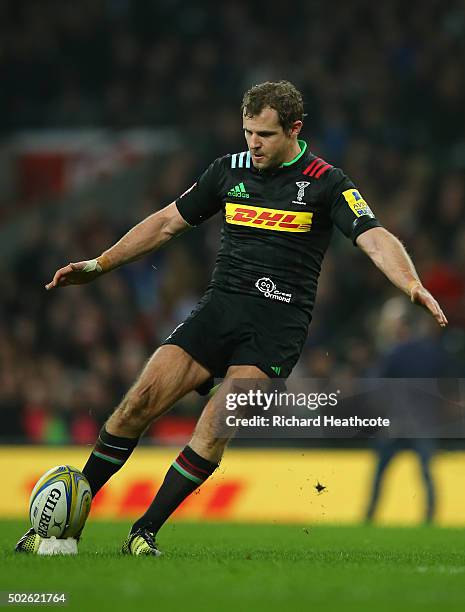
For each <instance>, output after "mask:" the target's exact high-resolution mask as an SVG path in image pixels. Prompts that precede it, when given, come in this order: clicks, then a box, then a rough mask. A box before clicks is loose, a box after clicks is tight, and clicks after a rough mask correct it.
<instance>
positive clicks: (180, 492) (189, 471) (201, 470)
mask: <svg viewBox="0 0 465 612" xmlns="http://www.w3.org/2000/svg"><path fill="white" fill-rule="evenodd" d="M217 467H218V464H217V463H211V461H208V460H207V459H204V458H203V457H201V456H200V455H198V454H197V453H196V452H195V451H193V450H192V448H191V447H190V446H186V447H185V448H184V450H183V451H181V453H179V455H178V457H177V458H176V459H175V461H174V462H173V463H172V464H171V467H170V469H169V470H168V472H167V473H166V476H165V480H164V481H163V484H162V485H161V487H160V489H159V490H158V493H157V494H156V496H155V499H154V500H153V502H152V503H151V505H150V507H149V509H148V510H147V512H146V513H145V514H144V516H142V517H141V518H140V519H139V520H137V521H136V522H135V523H134V525H133V526H132V528H131V533H134V532H135V531H137V529H141V528H142V527H145V528H147V529H149V530H150V532H151V533H153V534H156V533H157V532H158V530H159V529H160V527H161V526H162V525H163V523H164V522H165V521H166V519H167V518H168V517H169V516H170V515H171V514H172V513H173V512H174V511H175V510H176V508H177V507H178V506H179V505H180V503H181V502H182V501H184V500H185V499H186V497H187V496H188V495H190V494H191V493H192V492H193V491H195V490H196V489H197V488H198V487H199V486H200V485H201V484H203V483H204V482H205V481H206V480H207V478H208V477H209V476H211V474H212V473H213V472H214V471H215V470H216V468H217Z"/></svg>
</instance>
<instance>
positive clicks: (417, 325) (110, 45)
mask: <svg viewBox="0 0 465 612" xmlns="http://www.w3.org/2000/svg"><path fill="white" fill-rule="evenodd" d="M78 4H79V10H76V3H75V2H70V1H66V0H62V1H61V2H55V1H53V0H44V1H43V2H40V3H37V2H33V1H24V2H21V3H11V2H3V3H0V72H1V74H2V96H0V122H1V129H2V131H3V133H4V134H6V133H10V132H12V131H14V130H17V129H21V128H25V127H56V126H59V127H75V128H76V127H80V126H82V127H84V126H86V127H87V126H95V125H105V126H108V127H112V128H116V129H117V128H121V127H127V126H133V125H155V126H157V125H164V124H169V125H172V126H174V127H176V128H178V129H179V130H180V132H181V133H182V134H183V136H184V142H185V145H184V150H183V152H182V153H178V154H176V155H170V156H167V157H166V158H165V160H164V161H163V163H162V164H161V165H160V164H158V165H157V167H154V168H153V178H152V180H151V181H150V182H149V184H147V186H146V191H145V196H144V197H143V198H141V199H140V200H139V201H136V202H130V203H128V209H127V212H126V214H125V215H123V216H122V217H121V216H119V217H118V218H112V217H111V218H110V217H109V215H108V214H104V213H102V212H99V205H98V204H99V203H98V202H96V203H95V206H94V210H95V212H94V213H92V214H91V215H89V214H87V215H85V216H82V217H81V218H80V219H79V220H78V221H77V222H73V224H70V223H67V222H66V219H65V218H64V217H63V218H57V219H56V220H55V221H54V222H50V221H48V220H45V218H42V217H41V216H40V214H38V215H37V223H36V229H35V232H33V233H31V234H30V235H28V237H27V241H26V243H25V244H22V245H21V247H20V248H19V249H18V251H17V254H16V257H15V258H14V259H13V260H12V261H8V262H6V261H1V262H0V293H1V295H2V300H1V303H0V411H1V414H2V428H1V438H2V439H10V440H13V439H16V440H21V439H24V438H25V439H27V440H29V441H32V442H41V441H48V442H50V443H62V442H73V443H92V442H93V440H94V438H95V436H96V434H97V432H98V428H99V427H100V425H101V424H102V422H103V420H104V419H105V417H106V416H107V415H108V413H109V412H110V411H111V409H112V408H113V407H114V406H115V405H116V404H117V403H118V401H119V400H120V399H121V397H122V395H123V394H124V393H125V391H126V390H127V389H128V387H129V385H130V384H131V382H132V381H133V380H134V378H135V377H136V375H137V373H138V372H139V371H140V369H141V367H142V366H143V364H144V361H145V360H146V359H147V357H148V356H149V355H150V354H151V353H152V351H153V350H154V348H155V347H156V346H157V345H158V344H159V342H160V341H162V340H163V339H164V338H165V337H166V336H167V335H168V334H169V333H170V331H172V329H173V328H174V327H175V326H176V325H177V324H178V323H179V322H180V321H181V320H182V319H183V318H184V317H185V316H186V315H187V314H188V313H189V312H190V310H191V308H192V307H193V305H194V304H195V303H196V301H197V299H198V298H199V296H200V295H201V294H202V292H203V291H204V289H205V288H206V285H207V283H208V278H209V275H210V273H211V270H212V266H213V263H214V258H215V253H216V249H217V247H218V238H219V236H218V235H219V230H220V226H221V220H220V219H219V218H214V219H212V220H210V221H209V222H208V223H206V224H205V226H204V227H202V228H199V229H196V230H194V231H192V232H190V233H188V234H186V235H184V236H183V237H182V238H180V239H178V240H176V241H174V242H173V244H171V245H169V246H168V247H167V248H165V249H163V250H162V251H161V252H160V253H157V254H154V255H152V256H149V257H147V258H145V259H144V260H142V261H140V262H138V263H135V264H132V265H130V266H127V267H126V268H124V269H121V270H119V271H117V272H114V273H112V274H110V275H108V276H106V277H105V278H103V279H101V280H100V281H99V282H98V283H96V284H95V285H92V286H86V287H79V288H76V287H74V288H67V289H63V290H59V291H55V292H50V293H48V292H46V291H45V290H44V288H43V286H44V284H45V282H47V281H49V280H50V279H51V276H52V275H53V273H54V271H55V270H56V269H57V268H58V267H61V266H62V265H64V264H66V263H67V262H68V261H76V260H80V259H87V258H91V257H94V256H96V255H98V254H99V253H100V252H101V251H102V250H103V249H105V248H106V247H108V246H109V245H110V244H111V243H113V242H114V241H115V240H116V239H118V238H119V237H120V236H121V235H122V234H123V233H124V232H125V231H126V230H127V229H128V228H129V227H131V226H132V225H133V224H134V223H135V222H137V221H138V220H140V219H141V218H143V217H144V216H146V215H147V214H149V213H150V212H152V211H154V210H156V209H157V208H159V207H161V206H162V205H164V204H166V203H169V202H170V201H172V200H173V199H174V197H176V195H178V194H179V193H181V192H182V191H184V190H185V189H186V188H187V187H189V186H190V185H191V184H192V182H193V180H194V179H195V178H196V177H197V176H198V174H199V173H200V172H201V171H202V169H203V168H205V167H206V166H207V165H208V164H209V163H210V162H211V161H212V160H213V159H214V158H215V157H218V156H220V155H223V154H224V153H227V152H235V151H241V150H243V149H244V148H245V144H244V142H243V137H242V133H241V123H240V116H239V112H238V109H239V106H240V101H241V97H242V92H243V90H244V89H245V88H247V87H248V86H250V85H252V84H253V83H257V82H261V81H263V80H268V79H270V80H274V79H279V78H287V79H289V80H291V81H293V82H294V83H295V84H296V85H297V86H298V87H299V88H300V89H301V90H302V92H303V94H304V98H305V102H306V112H307V118H306V122H305V125H304V130H303V136H304V138H305V139H306V140H308V142H309V146H310V148H311V149H312V150H313V151H314V152H315V153H317V154H318V155H320V156H322V157H324V158H325V159H327V160H328V161H329V162H330V163H332V164H334V165H340V166H341V167H343V168H344V170H345V171H346V173H347V174H349V176H351V178H352V179H353V180H354V182H355V183H356V185H357V187H358V188H359V189H360V191H361V192H362V194H363V195H364V196H365V199H366V200H367V201H368V202H369V203H370V205H371V206H372V208H373V209H374V211H375V212H376V214H377V216H378V218H379V219H380V221H381V222H382V224H383V225H385V226H386V227H387V228H388V229H389V230H391V231H392V232H393V233H395V234H396V235H397V236H399V237H400V239H401V240H402V241H403V242H404V243H405V244H406V246H407V248H408V250H409V252H410V254H411V255H412V257H413V259H414V261H415V264H416V266H417V269H418V271H419V273H420V276H421V278H422V279H423V282H424V284H425V285H426V286H427V287H428V288H429V289H430V290H431V291H432V292H433V293H434V295H435V296H436V297H437V299H438V300H439V301H440V302H441V304H442V305H443V307H444V310H445V311H446V314H447V316H448V318H449V321H450V328H449V329H448V330H447V331H446V332H445V333H441V332H440V331H439V330H437V329H436V328H435V327H434V325H432V324H431V323H430V322H429V321H428V319H427V317H426V318H425V317H424V316H423V314H422V312H421V311H420V310H419V309H417V310H415V307H413V306H411V305H410V304H409V303H408V300H407V299H405V300H404V301H403V302H402V303H399V302H398V301H394V302H393V301H392V300H393V299H397V300H398V299H399V298H398V292H397V290H395V289H394V288H393V287H392V286H390V284H389V282H388V281H387V280H386V279H385V278H384V277H383V276H382V275H381V274H380V273H379V271H378V270H376V268H375V267H374V266H373V265H372V264H371V262H369V261H368V259H367V258H366V257H364V256H363V255H362V254H361V253H360V252H359V251H358V250H357V249H356V248H354V247H353V246H352V245H351V244H350V242H349V241H347V240H346V239H345V238H343V237H342V236H340V235H336V236H335V238H334V241H333V244H332V246H331V249H330V251H329V252H328V255H327V258H326V260H325V264H324V267H323V272H322V277H321V280H320V286H319V291H318V296H317V306H316V308H315V312H314V320H313V322H312V325H311V327H310V333H309V337H308V342H307V346H306V347H305V350H304V353H303V355H302V358H301V360H300V362H299V364H298V366H297V368H296V374H298V375H303V376H315V377H325V376H335V375H339V376H373V375H374V376H376V375H380V373H384V372H385V368H384V365H383V364H385V363H386V359H389V355H392V352H393V351H396V350H399V346H406V347H407V348H408V351H407V353H406V354H407V355H408V357H407V361H408V363H410V364H411V363H412V362H415V360H419V361H421V362H422V363H423V364H424V363H425V361H427V365H428V364H429V365H430V366H431V367H430V370H429V372H430V373H431V375H437V376H447V375H449V376H463V375H464V374H463V363H464V356H465V309H464V306H465V272H464V270H465V214H464V213H465V171H464V170H465V114H464V113H463V108H464V102H465V92H464V87H465V81H464V79H463V77H462V64H463V58H464V51H465V9H464V7H463V4H462V3H461V2H447V3H444V2H440V1H436V0H433V1H431V0H427V1H425V2H419V1H418V0H414V1H413V2H411V3H409V4H408V5H405V3H403V2H400V1H397V0H391V1H389V2H386V3H384V4H383V5H375V4H373V3H371V2H368V1H367V0H355V1H354V2H350V3H348V2H342V1H341V2H336V3H330V4H328V3H326V5H325V3H320V2H305V3H304V2H301V1H297V2H295V3H294V4H293V6H292V10H289V11H286V10H283V6H282V5H279V4H277V3H269V4H268V5H267V6H266V8H265V7H264V5H263V3H259V2H256V1H252V0H249V1H247V2H245V1H242V0H237V1H236V2H234V3H223V4H221V3H212V2H204V3H193V4H189V3H182V2H180V1H179V0H160V1H158V2H149V1H145V0H137V1H130V0H105V1H104V0H93V1H87V0H80V1H79V3H78ZM395 296H397V297H395ZM400 299H402V298H400ZM412 313H413V315H412ZM404 353H405V351H404ZM383 368H384V369H383ZM401 374H402V373H401V372H400V374H399V372H398V371H397V373H396V374H395V375H396V376H399V375H401ZM390 375H394V374H392V373H391V374H390ZM406 375H412V374H411V373H410V374H406ZM418 375H421V374H418ZM199 401H200V400H198V398H197V397H196V396H195V394H192V395H191V396H189V397H188V398H187V399H186V400H185V401H184V402H183V403H182V405H181V406H180V407H179V411H178V414H180V415H184V419H183V420H182V421H179V422H178V423H177V424H176V423H172V427H173V432H174V433H175V434H176V432H178V433H179V431H180V428H181V430H182V427H185V428H186V430H187V429H189V427H191V425H192V420H193V418H194V417H195V415H196V414H198V411H199V410H200V406H201V404H199ZM163 422H164V423H165V424H163ZM170 426H171V425H170V421H169V419H166V420H165V421H160V423H159V424H156V425H155V426H154V428H153V430H152V432H151V433H152V434H153V435H155V436H157V437H159V438H163V436H166V439H169V436H170V434H171V433H172V432H171V430H170ZM163 428H164V429H163ZM181 433H182V432H181Z"/></svg>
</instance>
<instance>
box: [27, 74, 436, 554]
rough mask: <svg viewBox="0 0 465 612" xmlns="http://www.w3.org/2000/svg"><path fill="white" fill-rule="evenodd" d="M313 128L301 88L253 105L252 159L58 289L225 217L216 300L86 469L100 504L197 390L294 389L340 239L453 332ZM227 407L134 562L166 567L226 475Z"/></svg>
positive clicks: (182, 465)
mask: <svg viewBox="0 0 465 612" xmlns="http://www.w3.org/2000/svg"><path fill="white" fill-rule="evenodd" d="M303 117H304V113H303V102H302V96H301V94H300V92H299V91H298V90H297V89H296V88H295V87H294V86H293V85H292V84H291V83H289V82H288V81H279V82H275V83H272V82H267V83H262V84H261V85H257V86H255V87H252V88H251V89H250V90H249V91H247V92H246V93H245V95H244V98H243V102H242V122H243V129H244V135H245V139H246V142H247V151H242V152H240V153H234V154H228V155H225V156H224V157H220V158H219V159H216V160H215V161H214V162H213V163H212V164H211V165H210V166H209V168H208V169H207V170H206V171H205V172H204V173H203V174H202V176H201V177H200V178H199V180H198V182H196V183H195V184H194V185H193V186H192V187H191V188H190V189H188V190H187V191H185V192H184V193H183V194H182V195H181V196H180V197H179V198H178V199H177V200H175V201H174V202H173V203H171V204H169V205H168V206H166V208H163V209H162V210H160V211H158V212H156V213H154V214H152V215H150V216H149V217H147V218H146V219H144V220H143V221H142V222H141V223H139V224H138V225H136V226H135V227H133V228H132V229H131V230H130V231H129V232H128V233H127V234H126V235H125V236H123V237H122V238H121V239H120V240H119V241H118V242H117V243H116V244H114V245H113V246H112V247H110V248H109V249H108V250H107V251H105V252H104V253H103V254H101V255H100V256H98V257H97V258H96V259H91V260H86V261H80V262H77V263H70V264H68V265H67V266H65V267H64V268H61V269H59V270H58V271H57V272H56V273H55V275H54V277H53V280H52V281H51V282H50V283H49V284H48V285H46V289H49V290H50V289H57V288H60V287H64V286H66V285H75V284H82V283H88V282H90V281H93V280H95V279H97V278H99V277H100V276H102V275H103V274H107V273H108V272H110V271H112V270H114V269H115V268H118V267H120V266H122V265H124V264H127V263H130V262H132V261H135V260H137V259H139V258H141V257H143V256H144V255H146V254H147V253H149V252H151V251H154V250H156V249H158V248H160V247H161V246H162V245H163V244H165V243H166V242H168V241H169V240H171V239H172V238H173V237H174V236H177V235H179V234H181V233H182V232H184V231H186V230H188V229H190V228H191V227H193V226H197V225H199V224H200V223H202V222H203V221H205V220H206V219H208V218H209V217H211V216H212V215H214V214H216V213H219V212H221V214H222V217H223V228H222V241H221V248H220V250H219V253H218V256H217V260H216V265H215V270H214V273H213V277H212V280H211V282H210V284H209V286H208V289H207V291H206V293H205V295H204V296H203V297H202V299H201V300H200V302H199V304H198V305H197V307H196V308H195V309H194V311H193V312H192V313H191V315H190V316H189V317H188V318H187V319H186V320H185V321H184V322H183V323H181V325H179V326H178V327H177V328H176V329H175V330H174V331H173V333H172V334H171V335H170V336H169V337H168V338H167V339H166V340H165V341H164V343H163V344H162V346H161V347H159V348H158V349H157V350H156V351H155V353H154V354H153V356H152V357H151V358H150V360H149V361H148V363H147V364H146V366H145V368H144V369H143V371H142V373H141V374H140V376H139V378H138V379H137V380H136V381H135V383H134V385H133V386H132V388H131V389H130V390H129V391H128V393H127V394H126V396H125V397H124V399H123V400H122V402H121V403H120V405H119V406H118V407H117V408H116V410H115V411H114V412H113V414H112V415H111V416H110V417H109V419H108V420H107V422H106V423H105V425H104V426H103V428H102V430H101V432H100V435H99V438H98V440H97V442H96V445H95V448H94V450H93V452H92V453H91V455H90V457H89V459H88V461H87V463H86V465H85V466H84V469H83V472H84V474H85V475H86V477H87V479H88V480H89V483H90V486H91V489H92V494H93V495H95V494H96V493H97V492H98V491H99V489H100V488H101V487H102V486H103V485H104V484H105V483H106V482H107V481H108V480H109V478H110V477H111V476H112V475H113V474H115V473H116V472H117V471H118V470H119V469H121V467H122V466H123V465H124V464H125V462H126V461H127V460H128V459H129V456H130V455H131V453H132V451H133V450H134V448H135V447H136V445H137V443H138V441H139V438H140V436H141V435H142V434H143V432H144V431H145V430H146V429H147V427H148V426H149V425H150V424H151V423H152V422H153V421H154V420H155V419H157V418H159V417H161V416H162V415H163V414H164V413H165V412H167V411H168V410H169V409H170V407H171V406H172V405H173V404H174V403H175V402H176V401H177V400H179V399H181V398H182V397H183V396H184V395H186V394H187V393H189V392H190V391H192V390H194V389H197V390H201V391H202V390H204V391H206V390H208V389H209V388H210V386H211V381H212V378H213V377H221V378H225V382H224V383H223V385H222V387H220V389H219V392H218V394H217V397H218V395H220V394H221V393H222V389H227V388H228V387H227V385H228V383H229V382H230V381H231V380H233V379H234V378H236V379H239V378H241V379H267V378H271V377H283V378H286V377H287V376H289V374H290V372H291V370H292V368H293V367H294V365H295V363H296V362H297V360H298V358H299V355H300V352H301V350H302V348H303V346H304V343H305V340H306V337H307V328H308V325H309V323H310V319H311V314H312V309H313V304H314V300H315V294H316V288H317V282H318V276H319V274H320V269H321V264H322V260H323V256H324V253H325V251H326V248H327V247H328V243H329V240H330V237H331V233H332V229H333V226H336V227H337V228H338V229H339V230H340V231H342V232H343V234H344V235H345V236H347V238H349V239H350V240H351V241H352V242H353V244H354V245H356V246H357V247H359V248H360V249H362V251H364V252H365V253H366V254H367V255H368V256H369V257H370V258H371V259H372V261H373V262H374V263H375V265H376V266H377V267H378V268H379V269H380V270H381V271H382V272H383V273H384V274H385V275H386V276H387V278H388V279H389V280H390V281H391V282H392V283H393V284H394V285H395V286H396V287H398V288H399V289H400V290H401V291H403V292H404V293H406V294H407V295H408V296H409V297H410V299H411V300H412V302H414V303H415V304H418V305H420V306H423V307H424V308H426V309H427V310H428V311H429V312H430V313H431V315H432V316H433V317H434V318H435V319H436V321H437V323H438V324H439V325H440V326H442V327H444V326H445V325H446V324H447V319H446V317H445V315H444V313H443V312H442V310H441V308H440V306H439V304H438V303H437V301H436V300H435V299H434V297H433V296H432V295H431V294H430V293H429V292H428V291H427V290H426V289H425V288H424V287H423V285H422V283H421V281H420V279H419V277H418V274H417V272H416V271H415V267H414V265H413V263H412V261H411V259H410V257H409V256H408V254H407V252H406V251H405V249H404V247H403V246H402V244H401V243H400V241H399V240H398V239H397V238H396V237H395V236H393V235H392V234H391V233H389V232H388V231H387V230H386V229H384V228H383V227H381V225H380V223H379V222H378V220H377V219H376V217H375V215H374V214H373V212H372V210H371V209H370V207H369V206H368V204H367V203H366V202H365V200H364V199H363V197H362V195H361V194H360V192H359V191H358V190H357V188H356V186H355V185H354V184H353V183H352V181H351V180H350V179H349V178H348V177H347V176H346V175H345V174H344V172H343V171H342V170H340V169H339V168H334V167H333V166H332V165H331V164H329V163H327V162H326V161H324V160H323V159H321V158H319V157H317V156H316V155H314V154H313V153H312V152H311V151H310V150H309V148H308V146H307V143H306V142H305V141H304V140H301V139H299V135H300V132H301V129H302V125H303ZM270 329H272V330H273V331H272V333H270ZM215 399H216V398H211V399H210V401H209V402H208V403H207V404H206V406H205V408H204V410H203V412H202V414H201V416H200V418H199V420H198V423H197V425H196V428H195V431H194V433H193V436H192V438H191V440H190V441H189V444H188V445H187V446H186V447H185V448H184V449H183V450H182V451H181V453H180V454H179V455H178V457H177V458H176V459H175V460H174V462H173V464H172V465H171V467H170V468H169V470H168V472H167V474H166V477H165V479H164V481H163V483H162V485H161V487H160V489H159V491H158V492H157V494H156V496H155V498H154V500H153V502H152V504H151V505H150V507H149V508H148V509H147V511H146V513H145V514H144V515H143V516H142V517H141V518H139V519H138V520H137V521H136V522H135V524H134V525H133V527H132V529H131V531H130V533H129V536H128V537H127V538H126V540H125V541H124V543H123V547H122V551H123V553H126V554H130V555H158V554H159V550H158V548H157V546H156V543H155V538H156V535H157V533H158V531H159V529H160V527H161V526H162V525H163V523H164V522H165V521H166V519H167V518H168V517H169V516H170V515H171V514H172V512H173V511H174V510H175V509H176V508H177V507H178V506H179V504H180V503H181V502H182V501H183V500H184V499H185V498H186V497H187V496H188V495H189V494H190V493H192V492H193V491H194V490H195V489H197V487H199V486H200V485H201V484H202V483H203V482H205V480H207V478H208V477H209V476H210V475H211V474H212V473H213V472H214V470H215V469H216V468H217V467H218V464H219V462H220V460H221V457H222V455H223V452H224V449H225V446H226V444H227V442H228V440H227V439H225V438H224V437H220V436H218V434H217V431H216V429H215V427H213V423H214V416H215ZM39 543H40V537H39V536H38V535H37V534H35V533H34V532H33V530H29V531H28V532H27V533H26V534H25V535H24V536H23V537H22V538H21V540H20V541H19V543H18V545H17V550H19V551H29V552H37V549H38V547H39Z"/></svg>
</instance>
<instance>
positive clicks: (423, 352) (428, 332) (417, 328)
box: [366, 296, 450, 523]
mask: <svg viewBox="0 0 465 612" xmlns="http://www.w3.org/2000/svg"><path fill="white" fill-rule="evenodd" d="M415 314H416V315H417V316H415V315H414V313H412V311H411V305H410V304H409V302H408V300H406V299H404V297H403V296H402V297H395V298H391V299H390V300H388V301H387V302H386V303H385V304H384V306H383V308H382V310H381V315H380V320H379V326H378V337H377V341H378V347H379V349H380V353H381V359H380V363H379V366H378V368H377V375H378V376H379V377H380V378H394V379H395V378H424V379H426V378H433V379H434V378H441V377H444V376H448V375H450V363H449V358H448V355H447V353H446V351H445V350H444V347H443V345H442V339H441V335H440V334H438V333H436V330H435V329H434V327H433V326H432V325H430V322H429V321H428V320H427V319H426V317H425V318H423V317H422V316H421V313H420V315H419V316H418V313H415ZM412 397H413V396H412ZM396 400H397V401H398V402H399V406H397V407H396V408H394V411H395V410H396V409H397V410H403V411H404V412H408V420H409V422H410V427H412V425H413V426H414V427H415V430H416V433H417V437H414V438H407V437H399V438H378V439H377V441H376V442H377V446H376V450H377V465H376V469H375V474H374V478H373V485H372V490H371V495H370V501H369V504H368V508H367V511H366V520H367V521H372V520H373V518H374V515H375V512H376V508H377V505H378V501H379V496H380V492H381V486H382V481H383V478H384V476H385V472H386V469H387V468H388V466H389V465H390V463H391V461H392V460H393V459H394V457H395V456H396V455H397V454H398V453H399V452H401V451H405V450H411V451H413V452H414V453H415V454H416V455H417V457H418V461H419V464H420V468H421V475H422V480H423V484H424V488H425V496H426V504H425V516H424V520H425V522H426V523H430V522H431V521H432V520H433V518H434V512H435V507H436V493H435V486H434V480H433V476H432V473H431V461H432V459H433V456H434V452H435V450H436V448H437V444H436V441H435V439H433V438H431V437H425V432H427V434H429V435H431V429H434V423H435V416H436V412H437V411H438V410H439V406H438V405H435V402H434V398H432V399H431V400H428V398H427V394H425V399H424V401H423V402H422V404H421V405H416V406H405V405H403V404H404V402H405V397H402V398H401V397H399V398H396ZM406 416H407V415H406ZM399 434H400V435H402V432H399Z"/></svg>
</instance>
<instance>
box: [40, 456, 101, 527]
mask: <svg viewBox="0 0 465 612" xmlns="http://www.w3.org/2000/svg"><path fill="white" fill-rule="evenodd" d="M91 503H92V493H91V490H90V486H89V483H88V481H87V478H86V477H85V476H84V474H83V473H82V472H81V471H80V470H77V469H76V468H74V467H71V466H70V465H58V466H57V467H54V468H52V469H51V470H49V471H48V472H46V473H45V474H44V475H43V476H42V477H41V478H39V480H38V481H37V483H36V485H35V487H34V488H33V489H32V493H31V499H30V501H29V517H30V519H31V525H32V527H33V529H34V531H35V532H36V533H37V534H39V535H40V536H41V537H42V538H51V537H52V536H55V537H56V538H74V537H76V536H78V535H79V534H80V532H81V531H82V528H83V527H84V524H85V522H86V520H87V517H88V515H89V512H90V506H91Z"/></svg>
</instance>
